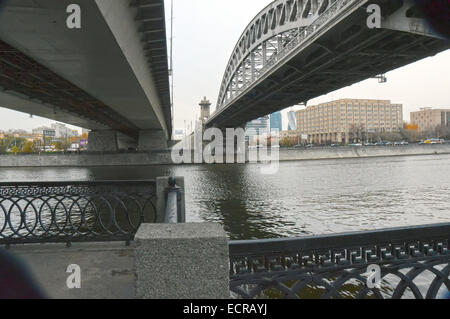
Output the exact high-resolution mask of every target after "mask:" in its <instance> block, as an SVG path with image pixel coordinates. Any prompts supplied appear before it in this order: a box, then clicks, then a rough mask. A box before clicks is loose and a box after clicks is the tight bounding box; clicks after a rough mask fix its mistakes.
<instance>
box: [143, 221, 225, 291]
mask: <svg viewBox="0 0 450 319" xmlns="http://www.w3.org/2000/svg"><path fill="white" fill-rule="evenodd" d="M135 269H136V277H135V278H136V294H137V298H139V299H228V298H230V286H229V285H230V280H229V253H228V237H227V234H226V233H225V231H224V230H223V227H222V226H221V225H220V224H214V223H200V224H189V223H187V224H159V225H156V224H143V225H141V227H140V229H139V231H138V233H137V234H136V252H135Z"/></svg>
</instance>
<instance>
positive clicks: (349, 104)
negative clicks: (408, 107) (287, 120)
mask: <svg viewBox="0 0 450 319" xmlns="http://www.w3.org/2000/svg"><path fill="white" fill-rule="evenodd" d="M402 126H403V106H402V105H401V104H392V103H391V102H390V101H388V100H363V99H341V100H337V101H332V102H328V103H323V104H319V105H315V106H309V107H307V108H306V109H304V110H300V111H298V112H297V127H298V131H299V133H300V134H302V135H303V134H305V135H308V141H309V142H310V143H316V144H324V143H342V142H345V143H349V142H350V141H354V140H358V139H359V140H364V139H366V138H367V137H368V136H369V135H377V134H380V133H394V132H399V131H400V129H401V128H402Z"/></svg>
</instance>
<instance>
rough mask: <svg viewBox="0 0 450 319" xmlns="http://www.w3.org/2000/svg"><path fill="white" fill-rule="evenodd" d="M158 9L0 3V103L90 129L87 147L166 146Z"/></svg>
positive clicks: (42, 1)
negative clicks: (73, 16) (74, 21)
mask: <svg viewBox="0 0 450 319" xmlns="http://www.w3.org/2000/svg"><path fill="white" fill-rule="evenodd" d="M72 4H76V5H77V6H78V7H79V10H78V11H77V12H78V13H79V21H80V25H79V28H69V25H68V23H67V20H68V19H71V14H72V13H75V11H71V10H69V9H70V5H72ZM164 12H165V10H164V1H163V0H126V1H110V0H76V1H73V0H33V1H29V0H3V1H0V52H1V54H0V107H5V108H9V109H12V110H16V111H20V112H25V113H29V114H32V115H37V116H42V117H46V118H50V119H53V120H55V121H60V122H64V123H69V124H72V125H75V126H80V127H84V128H88V129H91V130H93V131H94V132H91V134H90V136H89V148H90V149H91V148H92V150H94V151H114V150H117V148H118V147H120V148H125V149H127V148H129V147H133V148H135V147H138V146H139V149H141V150H147V149H161V148H166V147H167V145H166V143H167V140H168V139H170V137H171V132H172V111H171V101H170V89H169V70H168V62H167V60H168V56H167V55H168V54H167V43H166V28H165V13H164ZM70 21H72V20H70ZM138 144H139V145H138Z"/></svg>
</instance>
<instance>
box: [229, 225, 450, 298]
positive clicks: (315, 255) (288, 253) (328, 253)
mask: <svg viewBox="0 0 450 319" xmlns="http://www.w3.org/2000/svg"><path fill="white" fill-rule="evenodd" d="M229 251H230V289H231V292H232V295H233V297H235V298H245V299H253V298H380V299H383V298H384V299H387V298H394V299H395V298H418V299H422V298H437V297H439V296H440V294H441V295H442V296H445V294H448V292H449V291H450V280H449V276H450V223H447V224H437V225H426V226H417V227H402V228H394V229H385V230H376V231H368V232H355V233H346V234H337V235H325V236H317V237H305V238H293V239H276V240H255V241H233V242H230V245H229ZM372 276H373V277H372Z"/></svg>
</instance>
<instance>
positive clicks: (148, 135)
mask: <svg viewBox="0 0 450 319" xmlns="http://www.w3.org/2000/svg"><path fill="white" fill-rule="evenodd" d="M166 149H167V136H166V133H164V131H162V130H142V131H140V132H139V143H138V150H139V151H159V150H166Z"/></svg>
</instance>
